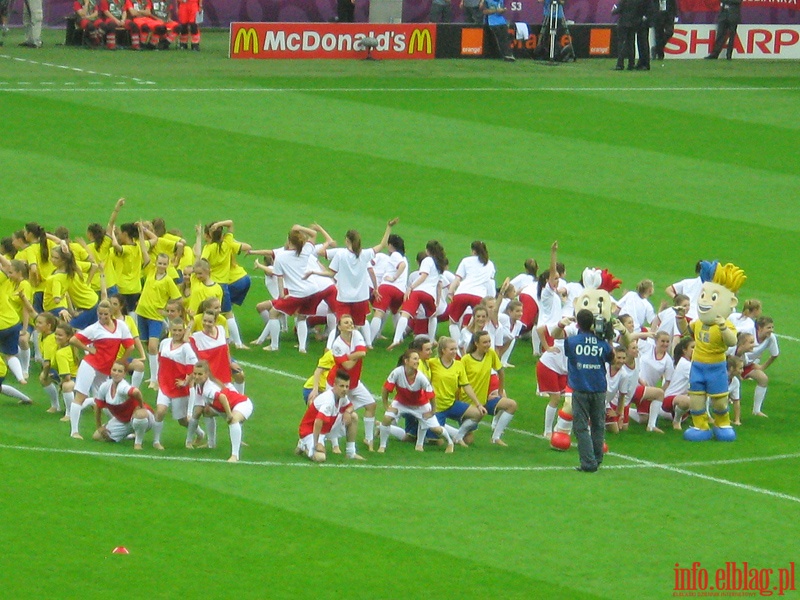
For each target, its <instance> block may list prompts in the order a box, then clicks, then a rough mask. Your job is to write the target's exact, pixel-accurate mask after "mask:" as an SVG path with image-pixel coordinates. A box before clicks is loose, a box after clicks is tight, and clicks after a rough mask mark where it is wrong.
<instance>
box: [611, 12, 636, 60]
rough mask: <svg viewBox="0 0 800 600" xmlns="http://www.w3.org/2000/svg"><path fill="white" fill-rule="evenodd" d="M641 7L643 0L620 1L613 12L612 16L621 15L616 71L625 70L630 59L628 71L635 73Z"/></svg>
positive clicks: (618, 25) (618, 29)
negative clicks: (635, 46)
mask: <svg viewBox="0 0 800 600" xmlns="http://www.w3.org/2000/svg"><path fill="white" fill-rule="evenodd" d="M641 7H642V0H620V2H619V4H615V5H614V9H613V10H612V11H611V14H612V15H619V21H617V39H618V40H619V50H618V54H617V66H615V67H614V70H615V71H622V70H624V69H625V59H626V58H627V59H628V71H633V69H634V68H635V67H634V60H636V51H635V50H634V44H635V42H636V30H637V28H638V27H639V25H640V23H641V20H642V15H641Z"/></svg>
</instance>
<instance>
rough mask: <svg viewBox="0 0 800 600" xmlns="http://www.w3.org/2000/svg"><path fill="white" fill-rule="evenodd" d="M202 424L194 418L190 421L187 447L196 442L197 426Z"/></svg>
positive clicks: (187, 431) (187, 429) (187, 428)
mask: <svg viewBox="0 0 800 600" xmlns="http://www.w3.org/2000/svg"><path fill="white" fill-rule="evenodd" d="M199 423H200V422H199V421H198V420H197V419H195V418H194V417H192V418H190V419H189V425H188V426H187V427H186V445H187V446H188V445H189V444H191V443H192V442H194V438H195V436H196V435H197V425H198V424H199Z"/></svg>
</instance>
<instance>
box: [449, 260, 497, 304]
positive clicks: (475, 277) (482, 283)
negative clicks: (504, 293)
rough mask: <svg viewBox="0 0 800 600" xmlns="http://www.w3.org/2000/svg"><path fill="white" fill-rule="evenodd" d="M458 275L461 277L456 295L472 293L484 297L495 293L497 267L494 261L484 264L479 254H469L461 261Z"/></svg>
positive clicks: (457, 270)
mask: <svg viewBox="0 0 800 600" xmlns="http://www.w3.org/2000/svg"><path fill="white" fill-rule="evenodd" d="M456 277H460V278H461V283H459V285H458V288H457V289H456V293H455V295H456V296H459V295H461V294H470V295H472V296H479V297H481V298H483V297H484V296H494V294H495V291H496V289H495V288H496V284H495V281H494V278H495V268H494V263H493V262H492V261H488V262H487V263H486V264H485V265H484V264H483V263H482V262H481V261H480V259H479V258H478V257H477V256H467V257H466V258H464V259H463V260H462V261H461V262H460V263H459V265H458V268H457V269H456Z"/></svg>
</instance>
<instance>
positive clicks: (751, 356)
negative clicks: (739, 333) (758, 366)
mask: <svg viewBox="0 0 800 600" xmlns="http://www.w3.org/2000/svg"><path fill="white" fill-rule="evenodd" d="M764 352H766V353H767V354H768V355H769V356H778V355H779V354H780V353H781V350H780V348H778V337H777V336H776V335H775V334H774V333H773V334H772V335H770V336H769V337H768V338H765V339H763V340H761V342H759V341H758V340H756V346H755V348H753V351H752V352H748V353H747V354H745V357H744V362H745V364H746V365H749V364H750V363H760V362H761V355H762V354H764Z"/></svg>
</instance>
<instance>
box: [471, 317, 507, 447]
mask: <svg viewBox="0 0 800 600" xmlns="http://www.w3.org/2000/svg"><path fill="white" fill-rule="evenodd" d="M461 362H463V363H464V369H465V370H466V372H467V380H468V381H469V383H470V385H471V386H472V389H474V390H475V395H476V396H477V397H478V399H479V400H480V401H481V403H483V406H484V408H486V412H487V414H490V415H492V416H493V417H494V419H493V420H492V443H493V444H498V445H500V446H507V445H508V444H506V443H505V442H504V441H503V440H501V439H500V438H501V437H502V435H503V432H504V431H505V429H506V427H507V426H508V424H509V423H510V422H511V419H513V418H514V413H516V412H517V403H516V402H515V401H514V400H512V399H511V398H506V395H505V389H504V386H503V380H504V373H503V365H502V363H501V362H500V357H499V356H498V355H497V352H495V350H494V348H493V347H492V336H490V335H489V332H488V331H479V332H477V333H476V334H475V335H474V336H472V342H471V343H470V345H469V348H468V349H467V355H466V356H464V358H463V359H462V360H461ZM493 371H494V372H493Z"/></svg>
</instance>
